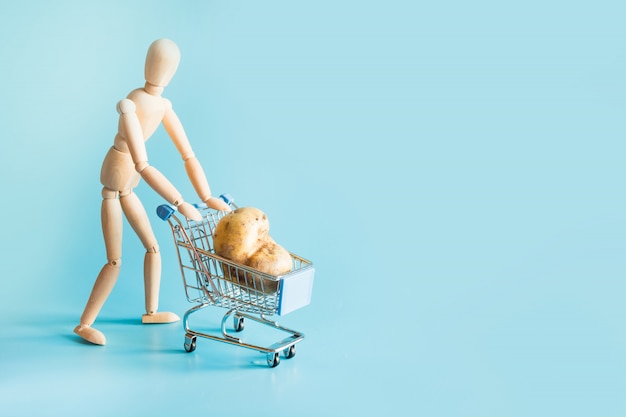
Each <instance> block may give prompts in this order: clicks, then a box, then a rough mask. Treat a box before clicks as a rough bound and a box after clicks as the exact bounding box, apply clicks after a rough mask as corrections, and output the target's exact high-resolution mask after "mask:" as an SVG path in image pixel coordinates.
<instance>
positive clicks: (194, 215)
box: [178, 202, 202, 222]
mask: <svg viewBox="0 0 626 417" xmlns="http://www.w3.org/2000/svg"><path fill="white" fill-rule="evenodd" d="M178 211H179V212H180V214H182V215H183V216H185V217H186V218H188V219H190V220H195V221H197V222H199V221H202V215H201V214H200V212H199V211H198V209H197V208H195V207H194V206H192V205H191V204H189V203H185V202H183V203H180V204H179V205H178Z"/></svg>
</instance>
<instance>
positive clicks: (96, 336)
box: [74, 324, 106, 345]
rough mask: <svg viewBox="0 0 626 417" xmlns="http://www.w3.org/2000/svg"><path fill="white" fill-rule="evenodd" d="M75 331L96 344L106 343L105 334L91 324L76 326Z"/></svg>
mask: <svg viewBox="0 0 626 417" xmlns="http://www.w3.org/2000/svg"><path fill="white" fill-rule="evenodd" d="M74 333H76V334H77V335H79V336H80V337H82V338H83V339H85V340H86V341H88V342H90V343H93V344H94V345H104V344H105V343H106V338H105V337H104V334H103V333H102V332H101V331H100V330H96V329H94V328H93V327H90V326H86V325H82V324H79V325H78V326H76V327H75V328H74Z"/></svg>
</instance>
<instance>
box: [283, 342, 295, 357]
mask: <svg viewBox="0 0 626 417" xmlns="http://www.w3.org/2000/svg"><path fill="white" fill-rule="evenodd" d="M283 355H285V359H291V358H293V357H294V356H296V345H291V346H289V347H288V348H287V349H285V350H283Z"/></svg>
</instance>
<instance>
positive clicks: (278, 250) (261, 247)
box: [213, 207, 292, 294]
mask: <svg viewBox="0 0 626 417" xmlns="http://www.w3.org/2000/svg"><path fill="white" fill-rule="evenodd" d="M269 229H270V224H269V220H268V219H267V216H266V215H265V213H263V212H262V211H261V210H259V209H257V208H254V207H241V208H238V209H236V210H235V211H232V212H230V213H228V214H226V215H225V216H224V217H223V218H222V219H220V221H219V222H218V224H217V226H216V228H215V231H214V232H213V246H214V249H215V253H216V254H217V255H219V256H222V257H224V258H226V259H229V260H231V261H233V262H235V263H238V264H241V265H245V266H248V267H250V268H253V269H256V270H258V271H261V272H263V273H265V274H269V275H274V276H277V275H282V274H285V273H287V272H289V271H291V268H292V260H291V255H290V254H289V252H288V251H287V250H286V249H285V248H283V247H282V246H281V245H279V244H278V243H276V242H275V241H274V239H272V237H271V236H270V235H269ZM222 267H223V269H224V276H225V278H226V279H228V280H230V281H233V282H237V283H239V284H241V285H244V286H246V287H248V288H253V289H256V290H259V291H262V292H264V293H266V294H269V293H273V292H276V290H277V287H278V281H272V280H268V279H263V278H262V277H261V276H260V275H258V274H251V273H245V272H244V271H243V270H241V269H236V268H232V267H230V268H226V267H225V266H224V265H223V266H222Z"/></svg>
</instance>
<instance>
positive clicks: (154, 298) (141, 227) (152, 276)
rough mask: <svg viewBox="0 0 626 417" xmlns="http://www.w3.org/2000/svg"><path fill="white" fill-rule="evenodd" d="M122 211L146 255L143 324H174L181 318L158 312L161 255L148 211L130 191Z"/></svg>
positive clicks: (126, 194) (122, 198) (124, 196)
mask: <svg viewBox="0 0 626 417" xmlns="http://www.w3.org/2000/svg"><path fill="white" fill-rule="evenodd" d="M120 202H121V205H122V210H123V211H124V214H125V215H126V218H127V219H128V223H130V225H131V226H132V228H133V230H134V231H135V233H136V234H137V236H138V237H139V239H140V240H141V243H142V244H143V246H144V248H145V249H146V254H145V256H144V290H145V303H146V314H144V315H143V316H142V322H143V323H172V322H175V321H178V320H180V318H179V317H178V316H177V315H176V314H174V313H169V312H157V309H158V307H159V289H160V285H161V253H160V252H159V245H158V243H157V240H156V237H155V236H154V232H153V231H152V227H151V226H150V221H149V219H148V215H147V214H146V210H145V209H144V207H143V205H142V204H141V201H139V198H138V197H137V195H136V194H135V193H133V192H132V191H129V192H128V193H123V194H122V196H121V197H120Z"/></svg>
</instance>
